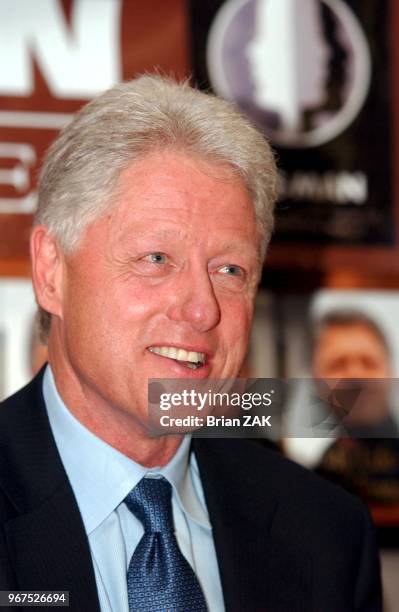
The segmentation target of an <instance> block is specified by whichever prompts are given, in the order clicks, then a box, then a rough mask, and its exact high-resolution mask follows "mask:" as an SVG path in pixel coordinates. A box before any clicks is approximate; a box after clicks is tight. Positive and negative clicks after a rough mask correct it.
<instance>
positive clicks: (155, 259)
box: [143, 253, 167, 264]
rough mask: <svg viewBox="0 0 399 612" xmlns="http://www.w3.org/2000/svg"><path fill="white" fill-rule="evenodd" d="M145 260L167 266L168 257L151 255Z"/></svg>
mask: <svg viewBox="0 0 399 612" xmlns="http://www.w3.org/2000/svg"><path fill="white" fill-rule="evenodd" d="M143 259H144V260H145V261H148V262H150V263H155V264H165V263H166V262H167V257H166V255H165V254H164V253H149V254H148V255H146V256H145V257H144V258H143Z"/></svg>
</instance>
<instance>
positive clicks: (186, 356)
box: [148, 346, 205, 370]
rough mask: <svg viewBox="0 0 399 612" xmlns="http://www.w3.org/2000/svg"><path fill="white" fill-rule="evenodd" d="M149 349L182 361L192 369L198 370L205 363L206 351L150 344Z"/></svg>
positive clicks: (157, 353)
mask: <svg viewBox="0 0 399 612" xmlns="http://www.w3.org/2000/svg"><path fill="white" fill-rule="evenodd" d="M148 350H149V351H150V352H151V353H155V354H156V355H161V357H167V358H168V359H173V360H174V361H179V362H182V363H184V364H185V365H186V367H187V368H190V369H191V370H197V369H198V368H200V367H202V366H203V365H204V363H205V353H198V352H197V351H186V350H185V349H182V348H176V347H174V346H150V347H149V348H148Z"/></svg>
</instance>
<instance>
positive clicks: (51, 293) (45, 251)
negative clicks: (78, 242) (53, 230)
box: [30, 225, 64, 317]
mask: <svg viewBox="0 0 399 612" xmlns="http://www.w3.org/2000/svg"><path fill="white" fill-rule="evenodd" d="M30 254H31V262H32V282H33V287H34V290H35V295H36V299H37V302H38V304H39V306H41V307H42V308H44V310H47V312H49V313H51V314H53V315H58V316H59V317H62V289H63V281H64V278H63V276H64V257H63V254H62V251H61V249H60V246H59V244H58V242H57V240H56V238H55V237H54V236H53V235H52V234H50V232H49V230H48V229H47V227H45V226H44V225H37V226H35V227H34V228H33V230H32V233H31V237H30Z"/></svg>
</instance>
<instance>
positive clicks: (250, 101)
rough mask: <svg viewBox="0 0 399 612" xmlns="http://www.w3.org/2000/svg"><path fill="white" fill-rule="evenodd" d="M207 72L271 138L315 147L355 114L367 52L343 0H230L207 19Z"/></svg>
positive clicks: (363, 91)
mask: <svg viewBox="0 0 399 612" xmlns="http://www.w3.org/2000/svg"><path fill="white" fill-rule="evenodd" d="M207 58H208V72H209V75H210V80H211V83H212V86H213V88H214V90H215V91H216V92H217V93H218V94H220V95H222V96H224V97H227V98H230V99H233V100H235V101H236V102H237V103H238V104H239V105H240V106H241V108H242V109H243V110H245V111H246V112H247V113H248V114H249V115H250V116H251V117H252V118H253V119H254V120H255V121H256V122H257V123H258V124H260V125H261V126H262V127H263V129H264V130H265V132H266V133H267V134H268V135H269V137H270V138H271V140H272V141H273V142H274V143H275V144H277V145H281V146H287V147H314V146H318V145H321V144H323V143H325V142H328V141H329V140H332V139H333V138H335V137H336V136H338V135H339V134H340V133H341V132H343V131H344V130H345V129H346V128H347V127H348V126H349V125H350V124H351V123H352V122H353V121H354V119H355V118H356V117H357V115H358V114H359V112H360V110H361V108H362V106H363V104H364V101H365V99H366V96H367V92H368V89H369V84H370V69H371V68H370V67H371V62H370V53H369V48H368V44H367V41H366V38H365V35H364V33H363V30H362V29H361V26H360V23H359V21H358V20H357V18H356V16H355V14H354V13H353V12H352V10H351V9H350V8H349V6H348V5H347V4H346V3H345V2H344V1H343V0H227V2H225V3H224V4H223V5H222V6H221V8H220V10H219V12H218V13H217V15H216V17H215V19H214V22H213V24H212V26H211V29H210V32H209V38H208V46H207Z"/></svg>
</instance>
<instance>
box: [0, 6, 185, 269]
mask: <svg viewBox="0 0 399 612" xmlns="http://www.w3.org/2000/svg"><path fill="white" fill-rule="evenodd" d="M185 7H186V3H185V0H168V1H167V2H165V0H146V2H132V1H131V0H35V2H32V0H2V2H1V3H0V236H1V239H0V260H5V259H8V260H9V259H12V260H20V259H25V258H27V254H28V250H27V242H28V235H29V228H30V225H31V222H32V213H33V212H34V210H35V207H36V202H37V196H36V177H37V174H38V170H39V167H40V165H41V162H42V159H43V155H44V152H45V150H46V149H47V148H48V146H49V144H50V143H51V141H52V140H53V139H54V137H55V136H56V134H57V132H58V131H59V129H60V128H62V127H63V126H64V125H66V124H67V123H68V122H69V121H70V120H71V117H72V114H73V113H74V112H75V111H76V110H78V109H79V108H80V107H81V106H82V104H84V103H86V102H87V101H88V100H90V99H91V98H92V97H94V96H96V95H97V94H99V93H101V92H102V91H104V90H105V89H108V88H109V87H111V86H112V85H113V84H115V83H117V82H119V81H121V80H125V79H129V78H133V77H134V76H135V75H136V74H138V73H141V72H144V71H151V70H154V69H155V68H156V69H160V70H161V71H163V72H166V73H173V74H175V75H176V76H178V77H183V76H187V75H188V73H189V60H188V55H189V54H188V45H187V32H188V26H187V16H186V11H185Z"/></svg>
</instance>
